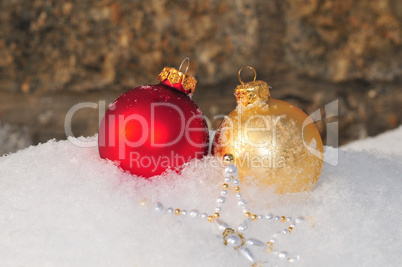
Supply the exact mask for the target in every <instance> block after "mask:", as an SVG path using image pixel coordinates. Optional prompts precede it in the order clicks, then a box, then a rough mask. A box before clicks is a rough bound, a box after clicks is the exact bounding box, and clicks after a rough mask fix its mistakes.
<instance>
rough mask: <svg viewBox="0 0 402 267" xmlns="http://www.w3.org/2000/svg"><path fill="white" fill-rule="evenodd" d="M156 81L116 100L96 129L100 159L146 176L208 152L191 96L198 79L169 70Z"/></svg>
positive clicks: (205, 130)
mask: <svg viewBox="0 0 402 267" xmlns="http://www.w3.org/2000/svg"><path fill="white" fill-rule="evenodd" d="M183 62H184V61H183ZM187 68H188V67H187ZM180 69H181V66H180ZM158 80H161V83H160V84H157V85H146V86H140V87H137V88H134V89H132V90H129V91H127V92H126V93H124V94H123V95H121V96H120V97H118V98H117V99H116V100H115V101H114V102H113V103H112V104H111V105H110V106H109V109H108V110H107V111H106V114H105V116H104V118H103V120H102V123H101V126H100V129H99V137H98V145H99V154H100V157H101V158H103V159H109V160H112V161H116V162H118V163H119V166H120V167H121V168H122V169H123V170H126V171H129V172H131V173H132V174H135V175H138V176H143V177H145V178H148V177H151V176H154V175H159V174H161V173H163V172H164V171H165V170H167V169H169V168H171V169H175V168H178V167H180V166H182V165H183V164H184V163H186V162H189V161H190V160H192V159H194V158H202V157H203V156H204V155H206V154H207V153H208V142H209V141H208V139H209V133H208V127H207V123H206V121H205V119H204V117H203V115H202V113H201V111H200V109H199V108H198V106H197V105H196V104H195V103H194V102H193V101H192V100H191V98H190V96H189V94H191V93H193V91H194V89H195V85H196V83H197V81H196V80H195V79H194V77H192V76H189V75H186V74H185V73H182V72H180V71H177V70H176V69H174V68H169V67H165V68H164V69H163V70H162V72H161V73H160V74H159V77H158Z"/></svg>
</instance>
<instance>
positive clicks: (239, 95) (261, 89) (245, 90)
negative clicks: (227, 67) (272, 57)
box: [235, 65, 271, 106]
mask: <svg viewBox="0 0 402 267" xmlns="http://www.w3.org/2000/svg"><path fill="white" fill-rule="evenodd" d="M244 68H248V69H251V70H252V71H253V72H254V80H253V81H251V82H247V83H244V82H243V81H242V80H241V77H240V74H241V72H242V70H243V69H244ZM237 76H238V78H239V81H240V83H241V84H240V85H238V86H237V87H236V89H235V96H236V100H237V103H238V104H242V105H243V106H247V105H249V104H253V103H255V102H256V101H257V100H262V101H267V100H268V99H269V98H271V94H270V92H269V86H268V84H267V83H266V82H264V81H256V80H255V79H256V78H257V73H256V71H255V69H254V68H253V67H251V66H248V65H246V66H243V67H241V68H240V70H239V72H238V74H237Z"/></svg>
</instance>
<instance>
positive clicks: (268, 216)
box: [265, 213, 274, 221]
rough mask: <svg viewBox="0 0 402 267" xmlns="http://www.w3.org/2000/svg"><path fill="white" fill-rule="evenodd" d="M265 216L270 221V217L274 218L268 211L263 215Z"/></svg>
mask: <svg viewBox="0 0 402 267" xmlns="http://www.w3.org/2000/svg"><path fill="white" fill-rule="evenodd" d="M265 218H266V219H267V220H268V221H270V220H272V218H274V215H273V214H272V213H268V214H267V215H265Z"/></svg>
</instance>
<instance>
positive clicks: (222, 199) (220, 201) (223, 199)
mask: <svg viewBox="0 0 402 267" xmlns="http://www.w3.org/2000/svg"><path fill="white" fill-rule="evenodd" d="M225 201H226V198H225V197H218V198H217V199H216V202H218V203H225Z"/></svg>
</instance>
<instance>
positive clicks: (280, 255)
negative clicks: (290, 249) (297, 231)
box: [278, 251, 289, 259]
mask: <svg viewBox="0 0 402 267" xmlns="http://www.w3.org/2000/svg"><path fill="white" fill-rule="evenodd" d="M288 255H289V254H288V253H287V252H286V251H281V252H279V254H278V257H279V258H281V259H284V258H287V257H288Z"/></svg>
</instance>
